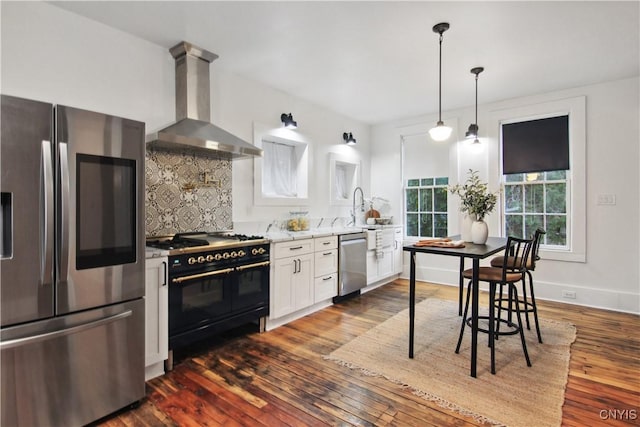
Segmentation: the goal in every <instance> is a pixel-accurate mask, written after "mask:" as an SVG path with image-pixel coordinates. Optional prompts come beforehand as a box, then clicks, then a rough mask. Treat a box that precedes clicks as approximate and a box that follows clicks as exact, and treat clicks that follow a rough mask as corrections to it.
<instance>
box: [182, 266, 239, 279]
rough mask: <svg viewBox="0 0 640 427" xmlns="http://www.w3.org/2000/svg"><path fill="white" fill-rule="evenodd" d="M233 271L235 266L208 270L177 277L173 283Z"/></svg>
mask: <svg viewBox="0 0 640 427" xmlns="http://www.w3.org/2000/svg"><path fill="white" fill-rule="evenodd" d="M232 271H233V268H224V269H222V270H216V271H208V272H206V273H200V274H192V275H191V276H181V277H175V278H173V279H171V283H182V282H185V281H187V280H191V279H200V278H203V277H209V276H217V275H218V274H226V273H231V272H232Z"/></svg>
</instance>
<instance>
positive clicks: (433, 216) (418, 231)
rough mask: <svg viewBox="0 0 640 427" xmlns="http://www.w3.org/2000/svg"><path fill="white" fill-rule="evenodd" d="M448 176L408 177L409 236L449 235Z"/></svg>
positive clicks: (406, 207)
mask: <svg viewBox="0 0 640 427" xmlns="http://www.w3.org/2000/svg"><path fill="white" fill-rule="evenodd" d="M448 184H449V178H448V177H435V178H433V177H431V178H420V179H408V180H407V182H406V187H405V201H406V206H405V213H406V221H405V224H406V229H407V237H446V236H447V228H448V227H447V226H448V218H447V195H448V188H447V186H448Z"/></svg>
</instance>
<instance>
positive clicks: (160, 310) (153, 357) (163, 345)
mask: <svg viewBox="0 0 640 427" xmlns="http://www.w3.org/2000/svg"><path fill="white" fill-rule="evenodd" d="M145 269H146V273H145V297H144V300H145V380H150V379H151V378H155V377H157V376H160V375H163V374H164V361H165V360H166V359H167V357H168V352H169V286H168V283H167V257H159V258H148V259H147V260H146V263H145Z"/></svg>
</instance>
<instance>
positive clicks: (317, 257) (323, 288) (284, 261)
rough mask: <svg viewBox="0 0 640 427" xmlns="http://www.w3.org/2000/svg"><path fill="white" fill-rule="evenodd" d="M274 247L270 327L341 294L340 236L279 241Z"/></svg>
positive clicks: (313, 308) (289, 319)
mask: <svg viewBox="0 0 640 427" xmlns="http://www.w3.org/2000/svg"><path fill="white" fill-rule="evenodd" d="M272 249H273V250H272V252H271V253H272V257H273V260H272V269H271V272H272V275H271V306H270V310H269V312H270V313H269V319H268V321H267V328H271V327H273V326H274V325H275V326H277V325H281V324H284V323H286V322H288V321H291V320H293V319H294V318H296V317H300V316H302V315H306V314H308V313H311V312H313V311H314V310H317V309H318V307H319V306H320V305H321V304H317V303H324V302H326V301H327V300H329V299H331V298H332V297H334V296H336V295H337V294H338V237H337V236H326V237H316V238H309V239H302V240H292V241H287V242H278V243H274V245H273V248H272ZM315 304H317V306H314V305H315Z"/></svg>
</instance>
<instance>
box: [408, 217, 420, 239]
mask: <svg viewBox="0 0 640 427" xmlns="http://www.w3.org/2000/svg"><path fill="white" fill-rule="evenodd" d="M417 235H418V214H407V236H417Z"/></svg>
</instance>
